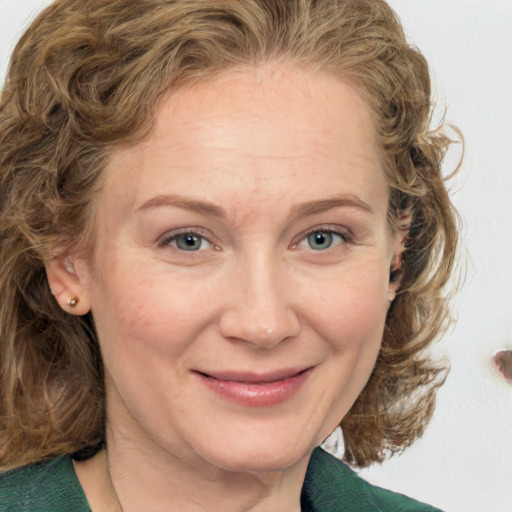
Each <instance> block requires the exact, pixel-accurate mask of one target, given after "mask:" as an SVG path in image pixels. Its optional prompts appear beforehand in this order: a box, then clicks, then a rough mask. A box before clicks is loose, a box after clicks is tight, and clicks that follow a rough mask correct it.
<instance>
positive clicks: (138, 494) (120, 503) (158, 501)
mask: <svg viewBox="0 0 512 512" xmlns="http://www.w3.org/2000/svg"><path fill="white" fill-rule="evenodd" d="M109 432H110V433H109V434H107V443H106V446H107V447H106V452H105V451H101V452H99V453H98V454H96V455H95V456H94V457H93V458H92V459H90V460H89V461H85V463H78V464H76V467H77V474H78V476H79V479H80V481H81V483H82V486H83V488H84V491H85V493H86V496H87V498H88V500H89V504H90V505H91V508H92V510H98V512H114V511H115V512H138V511H140V510H151V511H152V512H160V511H162V512H163V511H166V512H167V511H169V510H179V511H180V512H200V511H201V512H204V511H205V510H211V508H212V503H215V508H216V509H217V510H223V511H226V512H264V511H265V512H268V510H279V511H280V512H298V511H299V510H300V492H301V488H302V484H303V481H304V476H305V472H306V468H307V464H308V462H309V456H308V457H306V458H305V459H304V460H301V461H299V462H298V463H297V464H295V465H294V466H292V467H290V468H286V469H283V470H280V471H268V472H258V473H248V472H235V471H226V470H224V469H220V468H217V467H215V466H213V465H211V464H208V463H206V462H204V461H201V460H198V459H197V458H194V457H176V456H174V455H171V454H169V453H167V452H165V451H163V450H162V449H161V448H158V449H155V450H151V449H149V450H148V446H147V444H146V445H144V447H143V448H142V447H141V446H140V445H138V444H134V443H130V442H129V440H127V439H126V438H122V440H121V439H120V438H117V437H116V436H115V435H113V434H112V431H111V430H110V429H109ZM155 448H156V447H155ZM84 466H88V467H86V468H84ZM87 469H88V471H87V472H86V471H85V470H87Z"/></svg>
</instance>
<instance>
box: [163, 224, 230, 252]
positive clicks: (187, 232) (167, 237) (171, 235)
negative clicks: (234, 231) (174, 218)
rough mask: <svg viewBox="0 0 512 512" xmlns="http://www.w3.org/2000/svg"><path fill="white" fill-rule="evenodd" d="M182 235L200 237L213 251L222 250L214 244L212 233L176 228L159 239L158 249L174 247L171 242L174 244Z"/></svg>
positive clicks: (194, 228)
mask: <svg viewBox="0 0 512 512" xmlns="http://www.w3.org/2000/svg"><path fill="white" fill-rule="evenodd" d="M180 235H194V236H197V237H200V238H202V239H203V240H204V241H206V242H207V243H208V244H210V245H211V248H212V249H214V250H216V251H219V250H220V247H219V246H218V245H217V244H216V243H215V242H214V240H213V237H212V235H211V234H210V233H205V230H204V229H201V228H196V227H186V228H176V229H172V230H171V231H167V232H166V233H165V234H163V235H162V236H161V237H159V238H158V240H157V245H158V247H165V246H169V247H173V246H171V245H170V242H172V241H173V240H174V239H175V238H176V237H178V236H180ZM176 249H177V248H176ZM178 250H180V249H178ZM191 252H192V251H191Z"/></svg>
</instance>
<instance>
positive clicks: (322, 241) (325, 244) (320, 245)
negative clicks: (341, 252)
mask: <svg viewBox="0 0 512 512" xmlns="http://www.w3.org/2000/svg"><path fill="white" fill-rule="evenodd" d="M333 239H334V236H333V234H332V233H328V232H324V231H316V232H315V233H311V234H310V235H308V237H307V241H308V245H309V247H310V248H311V249H313V250H315V251H321V250H323V249H329V247H331V245H332V242H333Z"/></svg>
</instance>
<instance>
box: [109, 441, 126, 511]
mask: <svg viewBox="0 0 512 512" xmlns="http://www.w3.org/2000/svg"><path fill="white" fill-rule="evenodd" d="M105 467H106V470H107V482H108V486H109V487H110V491H111V492H112V494H113V496H114V498H115V500H116V503H117V508H118V509H119V510H120V512H124V508H123V505H121V500H120V499H119V496H118V495H117V491H116V488H115V486H114V482H113V481H112V475H111V474H110V461H109V459H108V450H107V447H105Z"/></svg>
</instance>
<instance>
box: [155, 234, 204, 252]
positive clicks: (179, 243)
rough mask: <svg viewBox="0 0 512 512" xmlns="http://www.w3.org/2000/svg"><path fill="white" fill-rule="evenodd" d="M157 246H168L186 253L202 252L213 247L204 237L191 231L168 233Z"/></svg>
mask: <svg viewBox="0 0 512 512" xmlns="http://www.w3.org/2000/svg"><path fill="white" fill-rule="evenodd" d="M159 245H161V246H165V245H170V246H171V247H176V248H177V249H179V250H180V251H187V252H196V251H203V250H205V249H211V248H212V247H213V245H212V243H211V242H209V241H208V240H207V239H206V238H205V237H204V236H202V235H200V234H199V233H195V232H193V231H185V232H181V233H169V234H168V235H166V236H165V237H164V238H163V239H162V240H161V241H160V243H159Z"/></svg>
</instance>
